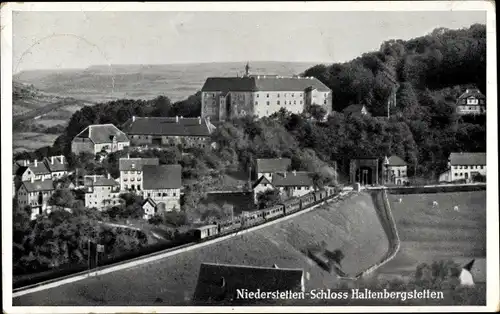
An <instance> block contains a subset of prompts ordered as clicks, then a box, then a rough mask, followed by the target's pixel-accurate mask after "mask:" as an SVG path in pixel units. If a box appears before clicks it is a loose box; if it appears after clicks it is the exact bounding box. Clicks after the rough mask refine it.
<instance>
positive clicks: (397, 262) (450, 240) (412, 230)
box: [378, 191, 486, 276]
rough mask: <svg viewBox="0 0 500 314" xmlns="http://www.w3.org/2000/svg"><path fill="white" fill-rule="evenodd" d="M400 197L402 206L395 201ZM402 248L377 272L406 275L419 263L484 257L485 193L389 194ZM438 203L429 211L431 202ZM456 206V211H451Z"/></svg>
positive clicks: (458, 260)
mask: <svg viewBox="0 0 500 314" xmlns="http://www.w3.org/2000/svg"><path fill="white" fill-rule="evenodd" d="M399 198H401V199H402V203H399V202H397V200H398V199H399ZM389 199H390V201H391V207H392V212H393V214H394V218H395V220H396V226H397V228H398V232H399V237H400V239H401V249H400V251H399V253H398V254H397V255H396V257H395V258H394V259H393V260H392V261H390V262H389V263H387V264H386V265H384V266H383V267H382V268H381V269H379V271H378V272H379V274H380V275H382V276H384V275H394V274H398V275H409V274H411V273H413V272H414V271H415V268H416V266H417V265H418V264H420V263H423V262H427V263H429V262H433V261H436V260H440V259H453V260H455V261H457V262H460V263H462V262H463V261H468V260H470V259H471V258H482V257H485V256H486V192H485V191H478V192H458V193H439V194H409V195H390V196H389ZM433 201H437V202H438V203H439V206H438V208H432V202H433ZM455 205H457V206H458V207H459V211H458V212H457V211H454V210H453V207H454V206H455Z"/></svg>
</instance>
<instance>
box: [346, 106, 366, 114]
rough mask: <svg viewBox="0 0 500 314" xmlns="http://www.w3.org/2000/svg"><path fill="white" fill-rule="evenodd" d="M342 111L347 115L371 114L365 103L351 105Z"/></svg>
mask: <svg viewBox="0 0 500 314" xmlns="http://www.w3.org/2000/svg"><path fill="white" fill-rule="evenodd" d="M342 113H343V114H344V115H345V116H351V115H355V116H364V115H369V114H370V113H369V112H368V109H366V106H365V105H349V106H347V107H345V108H344V110H342Z"/></svg>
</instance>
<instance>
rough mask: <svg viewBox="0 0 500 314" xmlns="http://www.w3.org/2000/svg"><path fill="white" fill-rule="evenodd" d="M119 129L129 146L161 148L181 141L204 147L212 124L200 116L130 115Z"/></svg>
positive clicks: (179, 143) (213, 128) (209, 141)
mask: <svg viewBox="0 0 500 314" xmlns="http://www.w3.org/2000/svg"><path fill="white" fill-rule="evenodd" d="M122 129H123V131H124V132H125V133H127V136H128V137H129V139H130V144H131V146H133V147H144V148H146V147H147V148H163V147H171V146H177V145H181V146H182V147H197V148H208V147H210V143H211V140H210V135H211V134H212V132H213V131H214V130H215V126H214V125H213V124H212V123H210V121H208V120H206V119H202V118H201V117H198V118H184V117H179V116H176V117H135V116H133V117H132V118H131V119H130V120H128V121H127V122H125V123H124V124H123V126H122Z"/></svg>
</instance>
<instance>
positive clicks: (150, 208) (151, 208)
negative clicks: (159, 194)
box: [141, 197, 158, 219]
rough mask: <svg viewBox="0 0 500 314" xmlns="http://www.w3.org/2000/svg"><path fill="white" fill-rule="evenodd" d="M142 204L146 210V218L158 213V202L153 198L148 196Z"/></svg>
mask: <svg viewBox="0 0 500 314" xmlns="http://www.w3.org/2000/svg"><path fill="white" fill-rule="evenodd" d="M141 206H142V209H143V210H144V216H143V218H144V219H150V218H151V217H153V216H154V215H155V214H156V210H157V208H158V204H156V202H155V201H153V199H151V198H150V197H148V198H146V199H145V200H144V201H143V202H142V204H141Z"/></svg>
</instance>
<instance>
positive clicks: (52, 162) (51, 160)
mask: <svg viewBox="0 0 500 314" xmlns="http://www.w3.org/2000/svg"><path fill="white" fill-rule="evenodd" d="M50 164H51V165H53V164H54V156H51V157H50Z"/></svg>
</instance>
